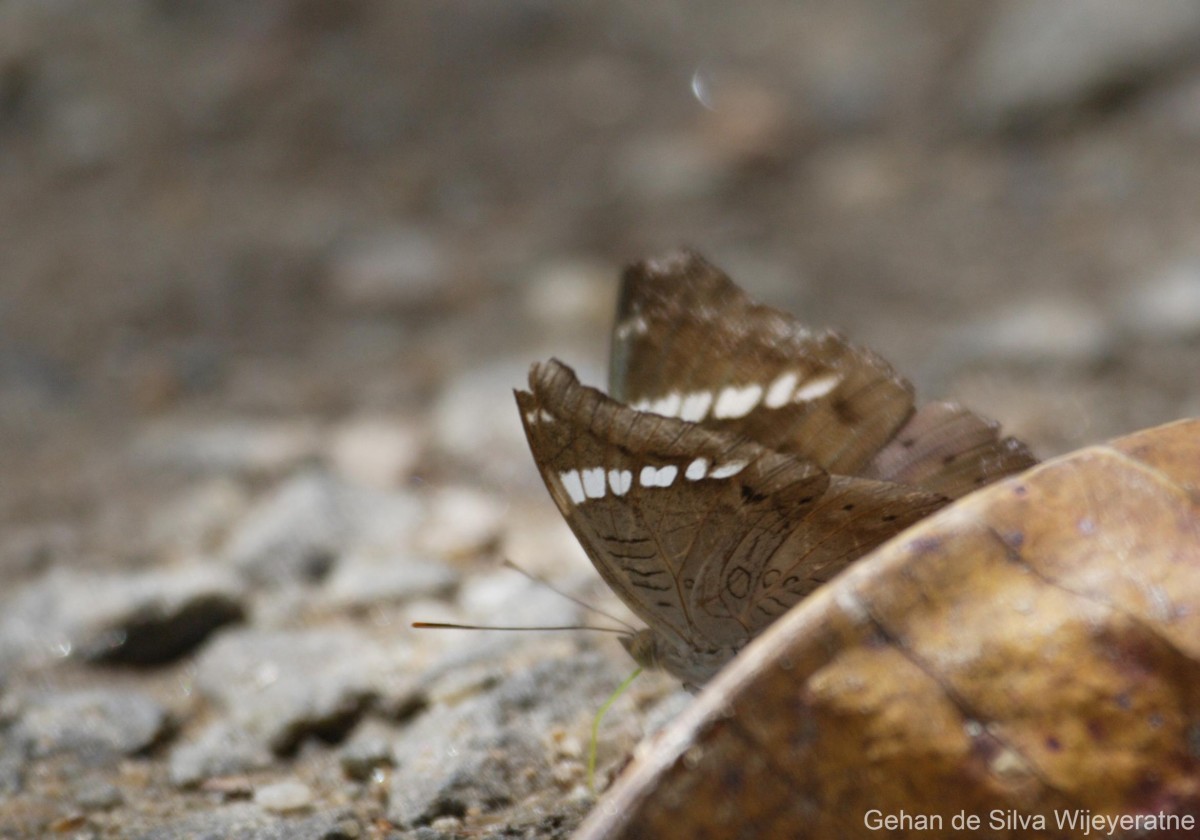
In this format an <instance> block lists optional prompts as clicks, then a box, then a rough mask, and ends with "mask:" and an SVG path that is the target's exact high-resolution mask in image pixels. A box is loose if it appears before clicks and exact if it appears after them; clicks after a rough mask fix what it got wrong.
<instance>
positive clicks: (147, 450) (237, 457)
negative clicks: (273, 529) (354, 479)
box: [133, 419, 321, 475]
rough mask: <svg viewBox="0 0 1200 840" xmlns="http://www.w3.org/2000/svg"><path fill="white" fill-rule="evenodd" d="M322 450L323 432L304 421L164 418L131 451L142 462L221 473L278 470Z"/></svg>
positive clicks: (267, 472) (138, 440) (270, 471)
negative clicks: (181, 420) (172, 419)
mask: <svg viewBox="0 0 1200 840" xmlns="http://www.w3.org/2000/svg"><path fill="white" fill-rule="evenodd" d="M320 451H321V435H320V430H319V429H318V428H317V427H316V426H315V425H314V424H312V423H309V422H306V421H303V420H300V421H293V422H266V421H251V420H243V419H229V420H224V421H219V422H210V423H206V424H198V423H195V422H187V423H185V422H180V421H162V422H160V423H158V424H155V425H152V426H148V427H147V428H146V429H145V430H144V431H143V432H142V434H141V435H140V436H139V437H138V438H137V439H136V440H135V441H134V444H133V455H134V456H135V457H137V458H140V459H142V460H146V461H149V462H151V463H154V464H160V465H162V466H167V467H175V468H179V469H184V470H193V471H205V472H214V473H222V474H229V473H245V474H249V475H257V474H263V473H266V474H278V473H281V472H283V471H284V470H287V469H289V468H292V467H295V466H296V465H297V464H300V463H301V462H303V461H307V460H310V459H312V458H314V457H316V456H317V455H318V454H319V453H320Z"/></svg>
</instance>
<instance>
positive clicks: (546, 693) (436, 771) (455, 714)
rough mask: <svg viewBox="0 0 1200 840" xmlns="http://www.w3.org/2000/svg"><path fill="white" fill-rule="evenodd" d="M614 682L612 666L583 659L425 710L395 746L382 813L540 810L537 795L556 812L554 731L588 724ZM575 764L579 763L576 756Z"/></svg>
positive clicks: (413, 821) (419, 821) (422, 821)
mask: <svg viewBox="0 0 1200 840" xmlns="http://www.w3.org/2000/svg"><path fill="white" fill-rule="evenodd" d="M619 680H620V676H619V675H618V674H617V673H616V670H615V668H614V667H613V666H612V664H611V663H609V662H608V661H606V660H605V659H604V658H603V657H601V656H599V655H597V654H594V653H584V654H580V655H577V656H575V657H573V658H571V659H569V660H564V661H553V662H545V663H542V664H539V665H534V666H533V667H531V668H529V669H527V670H524V671H521V672H520V673H517V674H515V675H514V676H512V677H509V678H508V679H506V680H504V681H503V682H502V683H501V684H500V685H498V686H497V687H496V688H495V689H494V690H492V691H488V692H486V693H483V694H479V695H475V696H472V697H469V698H468V699H465V700H462V701H461V702H459V703H457V704H456V705H449V704H440V705H438V706H435V707H433V708H431V709H430V710H428V711H427V712H426V713H424V714H423V715H421V716H420V717H418V718H417V719H415V720H414V721H413V722H412V723H411V724H410V726H409V727H408V729H407V730H406V731H405V733H404V734H403V735H402V736H401V737H400V738H399V739H397V741H396V744H395V747H394V750H395V755H396V761H397V769H396V770H395V771H394V772H393V774H392V777H391V786H390V791H391V797H390V807H389V810H388V817H389V818H390V819H391V820H393V821H394V822H396V823H398V824H400V825H404V826H421V825H430V824H431V823H434V821H436V820H438V819H439V818H442V817H463V816H465V815H466V814H468V813H488V812H492V811H497V810H501V809H505V808H508V807H510V806H513V805H516V804H518V803H520V805H521V809H525V808H528V809H529V810H530V811H534V810H537V808H538V805H537V804H535V803H533V802H531V801H529V799H530V797H535V798H536V797H537V796H538V795H540V796H541V797H552V798H553V799H552V801H553V803H554V805H555V806H561V804H562V803H561V800H562V799H563V793H564V792H563V791H562V790H561V788H556V786H555V782H554V780H555V779H556V778H557V777H558V776H559V774H558V773H556V770H555V760H556V759H555V746H554V743H553V736H552V734H551V733H552V732H553V731H554V730H555V729H556V728H561V727H563V726H565V725H567V724H571V725H579V724H580V723H581V722H582V721H584V720H587V719H588V718H589V717H590V716H591V715H592V714H594V713H595V711H596V710H597V709H599V707H600V704H601V703H603V702H604V700H605V699H606V697H607V696H608V695H609V694H610V693H611V692H612V689H613V687H614V686H615V685H616V684H617V682H619ZM572 762H573V763H574V764H576V765H578V758H577V757H576V758H573V759H572ZM577 769H578V767H577ZM544 804H549V801H548V802H547V803H544ZM543 813H544V812H543ZM519 820H520V817H518V821H519Z"/></svg>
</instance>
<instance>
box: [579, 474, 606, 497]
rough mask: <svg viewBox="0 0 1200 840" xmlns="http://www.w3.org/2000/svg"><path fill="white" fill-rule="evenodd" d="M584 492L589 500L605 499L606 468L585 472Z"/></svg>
mask: <svg viewBox="0 0 1200 840" xmlns="http://www.w3.org/2000/svg"><path fill="white" fill-rule="evenodd" d="M583 492H584V493H585V494H586V495H587V497H588V498H589V499H602V498H604V467H593V468H592V469H590V470H584V471H583Z"/></svg>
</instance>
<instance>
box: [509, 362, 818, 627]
mask: <svg viewBox="0 0 1200 840" xmlns="http://www.w3.org/2000/svg"><path fill="white" fill-rule="evenodd" d="M517 400H518V404H519V406H520V410H521V415H522V420H523V421H524V424H525V432H526V435H527V436H528V438H529V444H530V447H531V448H532V450H533V453H534V458H535V460H536V461H537V464H538V468H539V470H540V471H541V474H542V478H543V479H544V480H545V482H546V486H547V487H548V488H549V490H550V494H551V496H552V497H553V498H554V500H555V502H556V503H557V505H558V507H559V509H560V511H562V514H563V516H564V517H565V518H566V520H567V522H568V524H569V525H570V526H571V529H572V530H573V531H574V532H575V535H576V537H578V539H579V541H580V543H581V544H582V545H583V547H584V549H585V550H586V551H587V553H588V555H589V557H590V558H591V560H592V562H593V563H594V564H595V566H596V568H597V570H598V571H599V572H600V574H601V576H602V577H603V578H604V579H605V581H606V582H607V583H608V584H609V586H611V587H612V589H613V590H614V591H615V592H616V593H617V594H618V595H619V596H620V597H621V599H622V600H623V601H625V603H626V604H627V605H628V606H629V607H630V609H632V610H633V611H634V612H635V613H637V614H638V615H639V616H640V617H641V618H642V619H643V620H645V621H646V623H647V624H649V625H650V626H651V627H653V628H654V629H656V630H658V631H659V632H663V633H667V634H670V635H671V636H673V637H674V638H675V639H676V641H677V642H678V643H679V644H680V646H681V647H687V646H690V647H704V646H707V647H715V646H720V645H722V644H729V643H738V644H741V643H744V642H745V641H747V640H748V638H749V633H748V631H747V628H746V627H745V626H744V625H743V624H742V623H741V622H740V621H739V620H738V617H737V616H736V615H735V614H733V613H731V612H730V611H729V610H728V609H727V608H726V607H725V606H724V605H723V604H722V603H720V602H713V603H701V599H700V597H699V596H700V591H701V590H702V588H703V587H704V585H705V582H706V581H707V580H708V579H709V578H710V577H711V576H712V575H714V574H718V575H719V574H721V573H722V570H723V568H724V567H725V566H728V565H729V563H731V562H733V563H734V564H735V565H739V566H743V567H746V568H748V569H749V568H756V567H757V564H760V563H762V562H763V561H764V560H765V558H768V557H771V556H772V555H774V553H775V552H776V551H777V550H778V548H779V546H780V545H782V544H783V543H784V542H785V541H786V540H787V539H788V537H789V535H790V534H791V531H792V529H793V528H794V527H795V525H796V523H797V522H798V521H800V520H802V519H803V517H804V512H805V510H806V509H808V508H811V507H812V506H814V505H815V504H816V503H817V501H818V500H819V499H820V497H821V495H822V494H823V492H824V490H825V487H826V486H827V484H828V480H829V478H828V476H827V475H826V473H825V472H824V471H823V470H821V469H820V468H819V467H817V466H816V465H815V464H812V463H810V462H806V461H803V460H800V459H798V458H795V457H791V456H787V455H783V454H780V453H777V452H773V451H771V450H768V449H766V448H764V447H762V446H759V445H757V444H755V443H751V442H748V441H744V440H739V439H737V438H733V437H731V436H728V435H724V434H721V433H719V432H715V431H712V430H708V429H704V428H702V427H700V426H697V425H694V424H691V423H686V422H683V421H680V420H676V419H673V418H667V417H662V416H660V415H655V414H650V413H646V412H639V411H635V410H633V409H631V408H628V407H627V406H623V405H620V404H619V403H616V402H614V401H613V400H610V399H608V398H607V397H605V396H604V395H603V394H601V393H600V392H599V391H596V390H594V389H591V388H586V387H584V386H582V385H580V384H579V383H578V381H577V380H576V379H575V376H574V374H573V373H572V372H571V371H570V369H569V368H567V367H565V366H564V365H561V364H560V363H557V362H553V361H551V362H549V363H546V364H541V365H535V366H534V368H533V370H532V371H531V373H530V391H529V392H518V393H517Z"/></svg>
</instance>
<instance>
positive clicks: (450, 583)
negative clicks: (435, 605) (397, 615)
mask: <svg viewBox="0 0 1200 840" xmlns="http://www.w3.org/2000/svg"><path fill="white" fill-rule="evenodd" d="M457 584H458V574H457V573H456V572H455V571H454V570H453V569H451V568H450V567H449V566H447V565H446V564H444V563H437V562H434V561H432V560H423V559H420V558H419V557H412V556H409V555H405V554H399V555H397V554H380V553H376V552H368V551H358V552H355V553H354V554H352V555H350V556H348V557H344V558H342V560H341V562H340V563H338V567H337V569H336V570H335V571H334V573H333V574H332V575H330V577H329V580H328V582H327V584H326V594H327V597H328V598H329V600H330V601H331V602H332V603H333V604H334V605H336V606H345V607H355V608H361V607H365V606H369V605H371V604H382V603H402V602H404V601H412V600H416V599H417V598H427V597H443V596H445V595H448V594H449V593H450V592H451V591H452V590H453V589H454V587H455V586H456V585H457Z"/></svg>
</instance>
